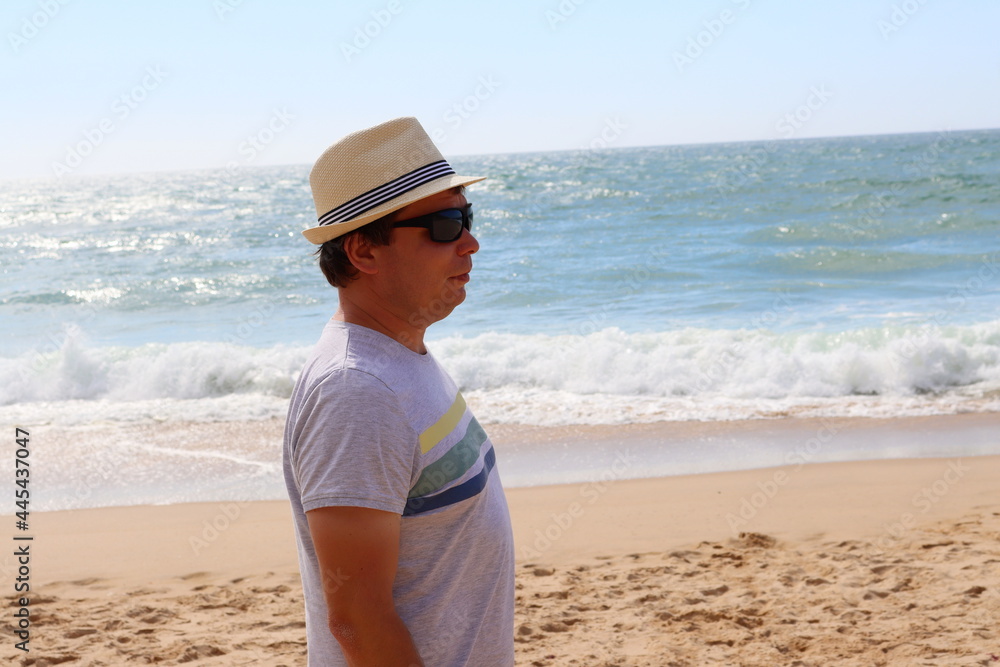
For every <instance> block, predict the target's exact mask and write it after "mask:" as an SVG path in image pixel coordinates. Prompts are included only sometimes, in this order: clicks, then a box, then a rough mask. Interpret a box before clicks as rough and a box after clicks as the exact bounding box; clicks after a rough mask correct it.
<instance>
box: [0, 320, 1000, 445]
mask: <svg viewBox="0 0 1000 667" xmlns="http://www.w3.org/2000/svg"><path fill="white" fill-rule="evenodd" d="M430 347H431V348H432V350H433V351H434V353H435V354H436V355H437V357H438V358H439V359H440V360H441V362H442V363H443V364H444V365H445V367H446V368H448V369H449V371H450V372H451V373H452V375H453V376H454V377H455V379H456V381H457V382H458V383H459V385H460V386H461V387H462V390H463V392H465V394H466V395H467V397H468V398H469V400H470V402H472V403H473V404H474V405H475V406H476V410H477V415H478V416H479V418H480V420H482V421H484V422H490V423H526V424H549V425H557V424H569V423H585V424H615V423H633V422H651V421H670V420H690V419H700V420H729V419H746V418H758V417H774V416H787V415H798V416H823V415H830V416H833V415H842V416H846V415H850V416H877V417H884V416H890V415H920V414H953V413H959V412H982V411H995V410H1000V321H996V322H988V323H983V324H976V325H968V326H954V327H923V328H917V327H884V328H872V329H861V330H856V331H851V332H842V333H830V332H798V333H772V332H768V331H762V330H758V331H747V330H708V329H684V330H680V331H671V332H659V333H641V334H637V333H625V332H623V331H620V330H618V329H615V328H609V329H605V330H602V331H598V332H596V333H592V334H589V335H580V336H574V335H554V336H547V335H541V334H537V335H514V334H497V333H490V334H483V335H480V336H476V337H472V338H460V337H451V338H444V339H439V340H436V341H433V342H431V343H430ZM308 353H309V348H308V347H284V346H276V347H271V348H263V349H261V348H254V347H247V346H239V345H233V344H229V343H173V344H157V345H145V346H141V347H135V348H124V347H106V348H102V347H93V346H88V345H87V344H85V343H84V342H83V341H81V339H80V338H79V337H78V336H72V335H71V336H69V337H67V339H66V342H65V343H64V344H63V346H62V348H61V349H59V350H58V351H55V352H50V353H46V354H38V355H23V356H21V357H18V358H13V359H0V405H2V406H4V407H3V408H0V413H3V414H4V415H5V416H6V417H7V418H10V419H13V420H15V421H18V422H21V423H32V422H34V423H39V422H41V423H57V424H66V425H70V424H83V423H86V422H87V421H88V420H115V421H127V422H135V421H157V422H163V421H186V420H187V421H228V420H247V419H263V418H271V417H278V416H282V415H283V414H284V409H285V405H286V403H287V400H286V399H287V398H288V396H289V394H290V392H291V388H292V386H293V385H294V382H295V378H296V376H297V374H298V372H299V370H300V369H301V367H302V364H303V362H304V360H305V358H306V356H307V355H308Z"/></svg>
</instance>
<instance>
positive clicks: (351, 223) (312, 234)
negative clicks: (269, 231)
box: [302, 174, 486, 245]
mask: <svg viewBox="0 0 1000 667" xmlns="http://www.w3.org/2000/svg"><path fill="white" fill-rule="evenodd" d="M485 179H486V177H485V176H459V175H457V174H451V175H448V176H443V177H441V178H438V179H435V180H433V181H431V182H429V183H424V184H423V185H421V186H420V187H417V188H414V189H412V190H410V191H409V192H406V193H404V194H402V195H400V196H399V197H397V198H395V199H393V200H391V201H388V202H386V203H385V204H382V205H381V206H378V207H376V208H373V209H372V210H370V211H367V212H366V213H365V214H364V215H361V216H358V217H357V218H354V219H353V220H345V221H344V222H338V223H333V224H330V225H320V226H319V227H310V228H309V229H306V230H304V231H303V232H302V235H303V236H305V237H306V239H307V240H308V241H309V242H310V243H314V244H316V245H322V244H323V243H326V242H327V241H330V240H332V239H335V238H337V237H338V236H343V235H344V234H347V233H348V232H353V231H354V230H355V229H357V228H359V227H364V226H365V225H367V224H368V223H369V222H373V221H375V220H378V219H379V218H381V217H382V216H385V215H389V214H390V213H392V212H393V211H398V210H399V209H401V208H403V207H404V206H409V205H410V204H412V203H413V202H416V201H420V200H421V199H424V198H426V197H430V196H431V195H436V194H437V193H439V192H444V191H445V190H450V189H451V188H456V187H458V186H460V185H470V184H471V183H478V182H479V181H482V180H485Z"/></svg>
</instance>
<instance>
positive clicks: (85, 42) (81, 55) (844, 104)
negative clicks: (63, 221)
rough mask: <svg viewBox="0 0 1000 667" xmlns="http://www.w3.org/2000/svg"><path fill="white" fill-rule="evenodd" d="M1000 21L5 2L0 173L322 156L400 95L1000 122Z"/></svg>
mask: <svg viewBox="0 0 1000 667" xmlns="http://www.w3.org/2000/svg"><path fill="white" fill-rule="evenodd" d="M379 18H381V20H382V23H384V25H380V24H379V23H378V19H379ZM998 25H1000V3H997V2H995V1H994V0H967V1H965V2H961V1H958V2H949V3H943V2H927V1H926V0H924V2H920V0H903V1H901V0H887V1H879V0H866V1H863V0H841V1H839V2H823V3H816V2H796V3H792V2H777V1H776V0H714V1H711V2H662V1H661V2H653V1H645V0H642V1H640V0H636V1H631V2H630V1H619V2H610V1H608V0H582V1H580V0H576V1H575V2H574V0H562V1H561V2H560V0H552V1H548V2H546V1H537V2H532V1H528V0H509V1H507V2H502V3H501V2H491V3H482V4H475V3H472V2H464V3H462V2H457V1H440V2H433V1H430V0H422V1H421V2H416V1H415V0H393V1H392V2H386V1H382V0H379V1H375V2H367V1H366V2H353V3H345V2H317V1H310V2H287V1H286V2H277V1H276V0H242V2H241V1H240V0H175V1H174V2H169V3H168V2H155V3H154V2H125V1H111V0H108V1H100V0H91V1H84V0H62V1H60V0H6V1H5V2H4V3H3V6H2V9H0V28H2V43H0V68H2V70H0V71H2V79H0V83H2V86H3V91H4V102H3V104H2V105H0V137H2V142H0V154H2V155H3V160H2V166H0V178H17V177H22V176H53V175H57V174H66V173H69V174H97V173H123V172H133V171H158V170H165V169H198V168H209V167H224V166H226V165H227V164H236V165H271V164H310V163H312V162H313V160H314V159H315V158H316V157H317V156H318V155H319V154H320V153H321V152H322V151H323V149H324V148H325V147H326V146H327V145H328V144H330V143H331V142H333V141H334V140H335V139H337V138H338V137H340V136H342V135H344V134H346V133H348V132H351V131H354V130H357V129H361V128H363V127H367V126H369V125H373V124H375V123H378V122H381V121H384V120H387V119H389V118H393V117H396V116H401V115H415V116H417V117H418V118H419V119H420V120H421V122H422V123H423V124H424V126H425V127H426V128H427V129H428V131H432V132H433V131H434V130H437V136H438V138H439V145H440V147H441V149H442V151H443V152H444V154H445V155H446V156H448V155H466V154H479V153H496V152H518V151H538V150H558V149H572V148H585V147H589V146H600V145H602V144H604V143H606V144H607V145H608V146H610V147H624V146H638V145H659V144H679V143H703V142H717V141H739V140H761V139H776V138H784V137H815V136H836V135H854V134H883V133H897V132H922V131H927V132H935V131H944V130H959V129H975V128H993V127H1000V40H998V39H997V34H996V30H997V28H996V26H998ZM366 26H367V29H368V32H369V33H371V35H372V36H367V35H366V36H365V38H366V39H367V40H368V43H367V44H366V43H365V42H364V41H363V40H364V39H365V38H358V33H359V31H362V34H363V31H364V30H365V28H366ZM356 39H357V40H358V41H357V42H356V43H355V40H356ZM699 42H700V44H699ZM352 49H356V50H355V51H352ZM685 59H687V60H685ZM456 107H457V108H456ZM796 113H798V118H795V116H794V115H793V116H788V114H796ZM602 133H603V137H602ZM251 137H252V138H253V140H251V139H250V138H251ZM254 143H256V146H255V145H254ZM84 153H85V154H84Z"/></svg>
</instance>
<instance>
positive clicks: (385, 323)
mask: <svg viewBox="0 0 1000 667" xmlns="http://www.w3.org/2000/svg"><path fill="white" fill-rule="evenodd" d="M333 319H335V320H338V321H340V322H347V323H348V324H357V325H358V326H362V327H366V328H368V329H372V330H373V331H377V332H379V333H381V334H384V335H386V336H388V337H389V338H392V339H393V340H394V341H396V342H397V343H399V344H400V345H402V346H404V347H406V348H409V349H410V350H413V351H414V352H416V353H417V354H427V348H426V347H424V331H425V329H418V328H415V327H413V326H411V325H410V324H409V323H408V322H403V321H402V320H400V319H399V318H398V317H396V316H394V315H392V314H391V313H389V312H388V311H383V310H382V309H377V308H371V307H368V308H365V307H362V306H360V305H358V304H357V303H355V302H354V301H352V300H351V299H350V298H345V295H344V293H343V291H341V294H340V308H338V309H337V312H336V313H335V314H334V316H333Z"/></svg>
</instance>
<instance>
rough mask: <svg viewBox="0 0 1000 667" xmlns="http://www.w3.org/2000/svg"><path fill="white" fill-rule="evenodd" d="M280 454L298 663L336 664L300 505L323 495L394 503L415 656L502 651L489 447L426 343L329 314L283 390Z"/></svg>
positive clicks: (345, 502)
mask: <svg viewBox="0 0 1000 667" xmlns="http://www.w3.org/2000/svg"><path fill="white" fill-rule="evenodd" d="M283 458H284V473H285V484H286V485H287V487H288V495H289V498H290V500H291V504H292V513H293V515H294V519H295V531H296V535H297V540H298V550H299V568H300V571H301V574H302V585H303V589H304V591H305V606H306V636H307V641H308V645H309V666H310V667H333V666H339V665H345V664H346V662H345V661H344V657H343V654H342V653H341V651H340V646H339V645H338V643H337V641H336V640H335V639H334V638H333V635H332V634H331V633H330V631H329V629H328V626H327V607H326V600H325V598H324V596H323V588H322V578H321V575H320V570H319V563H318V561H317V559H316V551H315V548H314V547H313V542H312V539H311V537H310V534H309V526H308V523H307V521H306V515H305V513H306V512H308V511H310V510H313V509H317V508H320V507H329V506H353V507H368V508H372V509H378V510H384V511H387V512H395V513H397V514H400V515H402V524H401V527H400V544H399V565H398V569H397V572H396V579H395V581H394V582H393V599H394V600H395V603H396V610H397V612H398V613H399V615H400V617H401V618H402V619H403V622H404V623H406V626H407V628H409V630H410V634H411V635H412V636H413V641H414V643H415V644H416V646H417V650H418V651H419V652H420V656H421V658H423V660H424V663H425V664H426V665H427V666H428V667H452V666H454V667H458V666H459V665H462V666H465V665H469V666H472V665H475V666H476V667H492V666H494V665H496V666H509V665H513V664H514V548H513V538H512V535H511V527H510V516H509V514H508V512H507V500H506V498H505V497H504V492H503V487H502V486H501V484H500V477H499V474H498V472H497V469H496V465H495V463H496V455H495V454H494V451H493V444H492V443H491V442H490V439H489V437H488V436H487V435H486V433H485V432H484V431H483V429H482V427H481V426H480V425H479V422H477V421H476V418H475V417H474V416H473V415H472V412H471V411H470V410H469V409H468V408H467V407H466V405H465V400H464V399H463V398H462V394H461V393H460V392H459V391H458V388H457V387H456V386H455V383H454V382H453V381H452V379H451V378H450V377H449V376H448V374H447V373H445V371H444V369H442V368H441V366H440V365H439V364H438V363H437V361H436V360H435V359H434V357H433V356H431V354H430V353H427V354H425V355H420V354H417V353H415V352H413V351H411V350H409V349H408V348H406V347H404V346H403V345H400V344H399V343H397V342H396V341H394V340H392V339H391V338H389V337H387V336H384V335H382V334H380V333H378V332H376V331H373V330H371V329H368V328H366V327H362V326H358V325H354V324H347V323H344V322H338V321H335V320H331V321H330V322H329V323H328V324H327V326H326V328H325V329H324V330H323V335H322V336H321V337H320V340H319V343H318V344H317V346H316V348H315V349H314V350H313V353H312V355H311V356H310V358H309V360H308V361H307V362H306V365H305V368H304V369H303V371H302V375H301V376H300V377H299V380H298V382H297V383H296V385H295V390H294V392H293V393H292V398H291V404H290V406H289V410H288V421H287V423H286V424H285V442H284V457H283ZM330 574H331V576H334V577H336V576H337V573H330Z"/></svg>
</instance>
